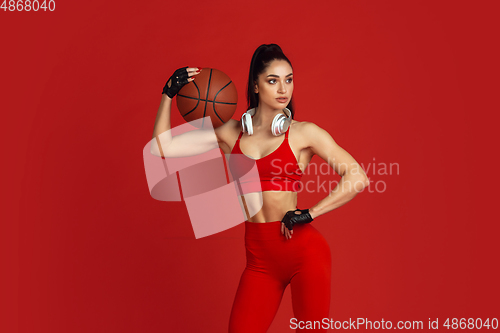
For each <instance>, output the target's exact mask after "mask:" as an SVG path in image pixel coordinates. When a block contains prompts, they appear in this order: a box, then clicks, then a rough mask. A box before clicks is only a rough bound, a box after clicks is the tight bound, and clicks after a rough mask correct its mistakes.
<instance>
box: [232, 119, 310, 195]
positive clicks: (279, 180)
mask: <svg viewBox="0 0 500 333" xmlns="http://www.w3.org/2000/svg"><path fill="white" fill-rule="evenodd" d="M289 130H290V127H288V129H287V131H286V132H285V139H284V140H283V142H282V143H281V145H280V146H279V147H278V148H277V149H276V150H275V151H273V152H272V153H271V154H269V155H266V156H264V157H262V158H259V159H253V158H250V157H248V156H246V155H245V154H243V152H242V151H241V149H240V139H241V136H242V135H243V131H241V132H240V135H239V136H238V140H236V143H235V144H234V147H233V150H232V151H231V157H230V159H229V163H228V164H229V169H230V171H231V173H232V175H233V177H234V180H239V183H240V184H241V186H242V191H243V193H242V194H245V193H249V192H257V191H260V190H262V191H291V192H298V191H299V190H300V188H301V185H302V183H301V182H300V180H301V178H302V176H303V174H304V173H303V172H302V170H300V168H299V165H298V163H297V159H296V158H295V155H294V154H293V152H292V149H291V148H290V144H289V142H288V131H289ZM233 154H234V155H233ZM233 157H234V158H233ZM255 163H256V164H257V169H258V172H259V176H260V179H258V178H256V177H250V178H249V177H245V176H244V175H245V174H246V173H247V172H248V170H249V169H250V168H252V167H253V166H254V164H255ZM259 181H260V188H261V189H258V186H257V187H256V186H255V183H257V184H258V183H259ZM256 189H257V190H256Z"/></svg>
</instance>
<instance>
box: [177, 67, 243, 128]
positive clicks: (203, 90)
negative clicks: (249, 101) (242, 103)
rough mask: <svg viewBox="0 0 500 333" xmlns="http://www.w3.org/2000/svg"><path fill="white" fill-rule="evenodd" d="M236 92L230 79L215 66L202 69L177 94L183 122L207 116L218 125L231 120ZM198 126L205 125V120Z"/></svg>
mask: <svg viewBox="0 0 500 333" xmlns="http://www.w3.org/2000/svg"><path fill="white" fill-rule="evenodd" d="M237 102H238V93H237V91H236V86H235V85H234V83H233V81H231V79H230V78H229V76H227V75H226V74H225V73H224V72H222V71H220V70H218V69H215V68H203V69H202V71H201V72H200V74H198V75H196V76H195V79H194V81H192V82H189V83H187V84H186V85H185V86H184V87H182V89H181V90H180V91H179V93H178V94H177V108H178V109H179V111H180V113H181V115H182V117H183V118H184V120H185V121H193V120H196V119H199V118H204V117H207V116H210V119H211V120H212V126H213V127H214V128H217V127H219V126H221V125H222V124H224V123H225V122H226V121H228V120H229V119H231V117H232V116H233V114H234V112H235V111H236V104H237ZM202 123H203V124H202V125H201V127H205V124H204V122H202Z"/></svg>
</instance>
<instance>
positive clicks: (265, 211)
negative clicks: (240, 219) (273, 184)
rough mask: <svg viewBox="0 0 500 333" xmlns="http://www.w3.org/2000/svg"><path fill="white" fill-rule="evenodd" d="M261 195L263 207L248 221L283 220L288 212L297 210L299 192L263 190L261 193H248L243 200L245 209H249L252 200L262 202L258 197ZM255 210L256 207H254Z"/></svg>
mask: <svg viewBox="0 0 500 333" xmlns="http://www.w3.org/2000/svg"><path fill="white" fill-rule="evenodd" d="M260 195H262V208H261V209H260V210H259V211H258V212H257V213H256V214H255V215H254V216H252V217H250V218H249V219H248V222H254V223H266V222H274V221H281V219H283V216H285V214H286V212H288V211H289V210H295V209H296V207H297V192H286V191H263V192H261V193H250V194H246V195H245V196H244V199H243V200H242V201H243V204H244V206H245V209H248V206H247V204H248V205H251V204H252V203H251V202H254V203H257V202H260V200H257V199H256V198H257V197H258V196H260ZM254 207H255V206H254ZM255 210H256V208H254V211H255ZM247 211H248V210H247Z"/></svg>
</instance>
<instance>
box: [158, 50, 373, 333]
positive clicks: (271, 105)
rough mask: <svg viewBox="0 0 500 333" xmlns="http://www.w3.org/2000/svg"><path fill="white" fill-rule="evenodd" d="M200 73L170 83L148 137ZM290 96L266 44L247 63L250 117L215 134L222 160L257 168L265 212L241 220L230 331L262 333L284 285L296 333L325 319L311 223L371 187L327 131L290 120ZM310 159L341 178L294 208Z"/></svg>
mask: <svg viewBox="0 0 500 333" xmlns="http://www.w3.org/2000/svg"><path fill="white" fill-rule="evenodd" d="M200 71H201V69H199V68H196V67H184V68H181V69H178V70H177V71H176V72H175V73H174V74H173V75H172V77H171V78H170V79H169V80H168V81H167V84H166V85H165V87H164V90H163V95H162V102H161V104H160V108H159V110H158V114H157V117H156V122H155V129H154V133H153V138H155V137H157V136H158V135H159V134H161V133H164V132H165V131H168V130H169V129H170V108H171V103H172V98H173V97H174V96H175V95H176V94H177V92H178V91H179V90H180V88H182V86H183V85H184V84H186V83H188V82H191V81H193V80H195V77H196V75H197V74H199V73H200ZM293 90H294V78H293V68H292V65H291V62H290V61H289V60H288V58H287V57H286V56H285V54H284V53H283V51H282V49H281V48H280V47H279V46H278V45H276V44H263V45H261V46H259V47H258V48H257V49H256V51H255V52H254V54H253V57H252V61H251V64H250V73H249V77H248V91H247V99H248V109H249V111H247V113H246V115H244V116H243V117H242V120H241V121H237V120H234V119H230V120H229V121H228V122H226V123H225V124H224V125H222V126H220V127H218V128H216V129H215V134H216V137H217V142H218V145H219V147H220V148H221V149H222V151H223V152H224V153H225V154H226V155H227V154H242V156H246V158H248V159H251V160H253V161H255V163H256V164H257V167H258V172H259V176H260V185H261V189H262V202H263V206H262V209H260V211H259V212H257V213H256V214H255V215H253V216H251V217H250V218H248V220H247V221H245V247H246V259H247V264H246V268H245V270H244V271H243V274H242V276H241V279H240V282H239V286H238V289H237V291H236V295H235V299H234V303H233V307H232V310H231V314H230V319H229V333H243V332H245V333H246V332H248V333H250V332H251V333H264V332H267V330H268V328H269V326H270V325H271V323H272V321H273V319H274V317H275V315H276V312H277V310H278V307H279V304H280V302H281V299H282V296H283V293H284V291H285V288H286V287H287V286H288V285H289V284H290V287H291V293H292V306H293V312H294V316H295V318H293V323H295V327H297V331H301V328H300V327H303V328H305V327H306V323H308V322H309V323H313V322H316V323H317V324H318V323H320V322H321V321H322V319H323V318H328V317H329V309H330V285H331V280H330V277H331V253H330V247H329V245H328V243H327V242H326V240H325V239H324V238H323V236H322V235H321V234H320V233H319V232H318V230H317V229H316V228H315V227H314V226H313V225H312V224H311V223H310V222H311V221H313V220H314V219H316V218H317V217H318V216H320V215H323V214H325V213H328V212H330V211H332V210H334V209H336V208H338V207H340V206H342V205H344V204H346V203H347V202H348V201H350V200H351V199H353V198H354V197H355V196H356V195H357V193H358V192H360V191H362V190H363V188H364V187H365V186H368V185H369V180H368V178H367V176H366V174H365V173H364V171H363V170H362V168H361V167H360V166H359V164H358V163H357V162H356V160H355V159H354V158H353V157H352V156H351V155H350V154H349V153H348V152H347V151H345V150H344V149H343V148H341V147H340V146H339V145H338V144H337V143H336V142H335V141H334V140H333V138H332V137H331V136H330V134H329V133H328V132H327V131H325V130H324V129H322V128H321V127H319V126H318V125H316V124H314V123H312V122H308V121H296V120H294V119H293V117H294V108H293V102H292V94H293ZM308 112H311V110H308ZM162 146H165V143H164V142H163V141H162ZM202 150H203V147H201V148H200V152H201V151H202ZM314 155H318V156H319V157H320V158H321V159H323V160H324V161H325V162H326V163H328V164H329V165H330V167H332V168H333V169H334V170H335V172H336V173H337V174H339V175H340V176H341V177H342V178H341V180H340V181H339V183H338V184H337V186H336V187H335V188H334V189H333V191H332V192H330V193H329V195H328V196H326V197H325V198H324V199H322V200H321V201H319V202H318V203H317V204H316V205H314V206H312V207H311V208H309V209H302V210H301V209H297V192H298V191H299V189H300V185H301V184H300V178H301V177H302V174H303V173H304V171H305V169H306V167H307V166H308V164H309V162H310V161H311V158H312V157H313V156H314ZM162 156H163V155H162ZM231 157H232V156H231ZM231 157H230V158H229V167H230V169H231V170H233V169H234V165H232V164H231ZM290 166H292V167H290ZM302 189H303V188H302ZM306 192H307V191H306ZM291 323H292V321H291ZM301 324H302V325H301ZM309 327H310V326H309ZM314 327H315V329H307V330H306V329H304V330H306V331H308V332H310V331H324V330H325V329H324V328H322V327H321V326H320V325H319V324H318V325H315V326H314Z"/></svg>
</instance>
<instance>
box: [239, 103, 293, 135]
mask: <svg viewBox="0 0 500 333" xmlns="http://www.w3.org/2000/svg"><path fill="white" fill-rule="evenodd" d="M283 111H285V113H286V114H287V115H284V114H283V113H280V114H277V115H276V116H275V117H274V119H273V123H272V124H271V132H272V133H273V135H274V136H280V135H281V134H283V133H285V132H286V131H287V130H288V126H290V124H291V123H292V112H291V111H290V110H289V109H288V108H284V109H283ZM253 115H255V108H253V109H250V110H248V111H247V112H245V113H243V115H242V116H241V127H242V129H243V132H247V133H248V135H252V134H253V126H252V116H253Z"/></svg>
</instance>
